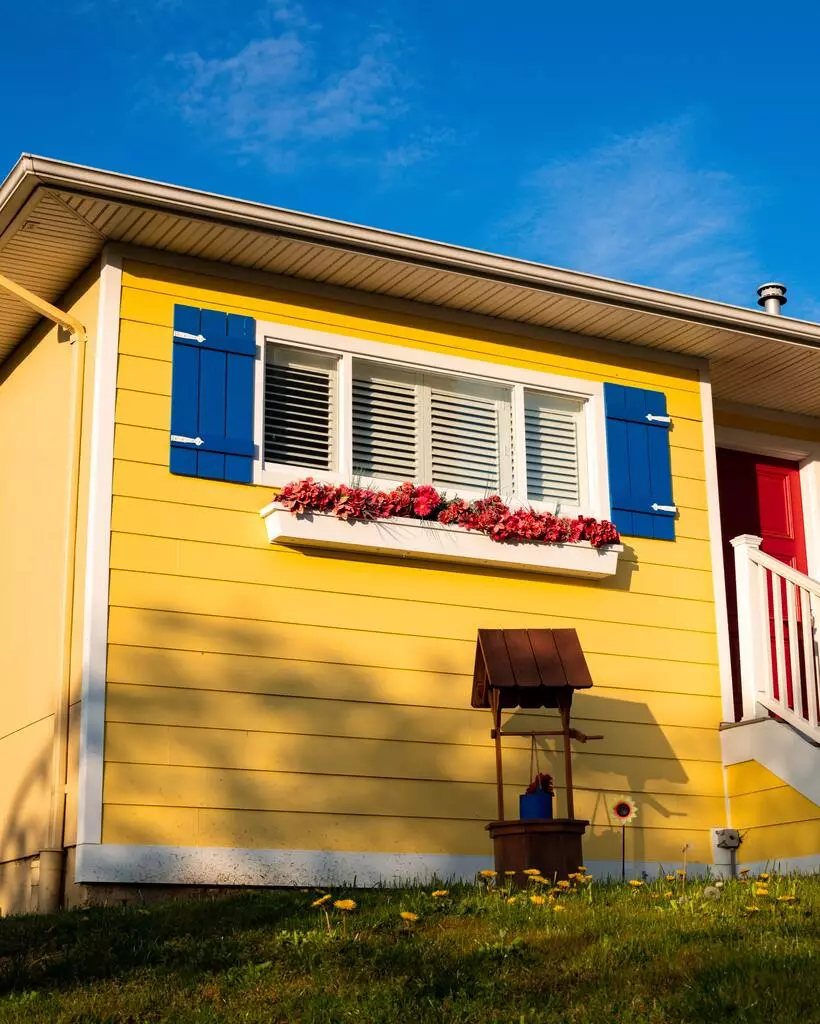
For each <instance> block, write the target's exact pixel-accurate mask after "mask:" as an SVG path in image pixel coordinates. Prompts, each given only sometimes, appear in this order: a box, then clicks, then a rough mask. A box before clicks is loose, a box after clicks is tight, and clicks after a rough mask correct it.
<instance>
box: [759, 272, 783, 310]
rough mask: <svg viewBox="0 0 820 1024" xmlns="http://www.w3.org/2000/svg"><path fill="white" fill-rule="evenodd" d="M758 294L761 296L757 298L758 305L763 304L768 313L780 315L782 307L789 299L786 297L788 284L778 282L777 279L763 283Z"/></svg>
mask: <svg viewBox="0 0 820 1024" xmlns="http://www.w3.org/2000/svg"><path fill="white" fill-rule="evenodd" d="M757 294H758V295H759V296H760V298H759V299H758V300H757V304H758V306H762V307H763V308H764V309H765V310H766V312H767V313H772V314H773V315H774V316H780V307H781V306H785V305H786V303H787V302H788V301H789V300H788V299H787V298H786V286H785V285H784V284H778V283H777V281H769V282H768V283H767V284H762V285H761V286H760V287H759V288H758V289H757Z"/></svg>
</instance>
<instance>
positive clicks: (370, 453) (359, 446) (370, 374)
mask: <svg viewBox="0 0 820 1024" xmlns="http://www.w3.org/2000/svg"><path fill="white" fill-rule="evenodd" d="M353 367H354V368H353V427H352V430H353V440H352V454H353V474H354V476H356V477H358V476H364V477H371V478H376V479H383V480H415V479H417V478H418V477H419V476H420V473H421V460H420V458H419V454H420V452H419V449H420V433H421V431H420V429H419V418H420V416H419V413H420V410H419V400H420V384H419V379H420V375H417V374H405V373H401V372H400V371H393V370H392V369H391V368H390V367H386V366H379V365H378V364H375V365H372V364H368V363H363V362H361V361H360V360H356V361H354V364H353Z"/></svg>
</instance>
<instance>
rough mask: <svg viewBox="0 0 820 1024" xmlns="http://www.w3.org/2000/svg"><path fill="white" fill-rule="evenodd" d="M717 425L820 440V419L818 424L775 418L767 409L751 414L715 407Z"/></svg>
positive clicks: (787, 436)
mask: <svg viewBox="0 0 820 1024" xmlns="http://www.w3.org/2000/svg"><path fill="white" fill-rule="evenodd" d="M715 426H717V427H733V428H734V429H735V430H751V431H754V432H755V433H757V434H771V435H773V436H775V437H782V438H784V439H791V440H797V441H814V442H817V441H820V420H818V421H817V423H816V424H814V423H811V422H810V421H803V422H799V421H792V420H790V419H782V420H781V419H774V418H772V417H771V416H767V415H766V410H765V409H761V410H760V412H759V413H755V414H750V413H745V412H735V411H731V410H728V409H721V408H720V407H718V408H716V409H715Z"/></svg>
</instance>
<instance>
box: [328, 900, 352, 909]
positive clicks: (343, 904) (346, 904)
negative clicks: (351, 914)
mask: <svg viewBox="0 0 820 1024" xmlns="http://www.w3.org/2000/svg"><path fill="white" fill-rule="evenodd" d="M333 906H334V907H335V908H336V909H337V910H355V909H356V901H355V900H335V901H334V903H333Z"/></svg>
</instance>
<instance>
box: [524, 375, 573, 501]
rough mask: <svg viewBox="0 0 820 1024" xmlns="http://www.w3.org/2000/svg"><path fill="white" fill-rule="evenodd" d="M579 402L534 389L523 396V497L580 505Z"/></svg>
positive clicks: (531, 499) (532, 499)
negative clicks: (525, 474)
mask: <svg viewBox="0 0 820 1024" xmlns="http://www.w3.org/2000/svg"><path fill="white" fill-rule="evenodd" d="M582 413H583V403H582V402H578V401H573V400H572V399H568V398H562V397H559V396H557V395H550V394H545V393H542V392H538V391H526V392H525V395H524V424H525V432H526V452H527V498H528V499H529V500H530V501H557V502H560V503H561V504H562V505H580V504H582V501H583V493H582V491H583V486H582V483H583V481H582V472H581V455H582V450H583V447H582V443H581V432H582V428H583V419H582Z"/></svg>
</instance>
